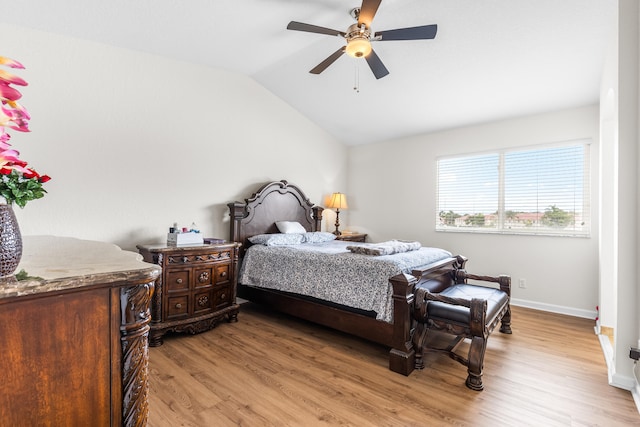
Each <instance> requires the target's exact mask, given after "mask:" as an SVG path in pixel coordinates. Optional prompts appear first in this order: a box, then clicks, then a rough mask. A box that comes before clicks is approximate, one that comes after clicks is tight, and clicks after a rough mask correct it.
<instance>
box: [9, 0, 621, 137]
mask: <svg viewBox="0 0 640 427" xmlns="http://www.w3.org/2000/svg"><path fill="white" fill-rule="evenodd" d="M360 1H361V0H349V1H345V0H315V1H314V0H133V1H132V0H108V1H104V0H55V1H51V0H29V1H11V2H9V1H7V2H6V4H4V5H3V6H2V9H3V12H2V16H1V17H0V19H1V20H2V21H6V22H7V23H10V24H14V25H20V26H25V27H29V28H33V29H38V30H44V31H49V32H53V33H58V34H63V35H68V36H72V37H78V38H82V39H88V40H92V41H97V42H102V43H106V44H110V45H114V46H119V47H124V48H130V49H135V50H140V51H144V52H149V53H154V54H159V55H163V56H167V57H172V58H175V59H179V60H184V61H189V62H194V63H198V64H203V65H206V66H211V67H221V68H225V69H228V70H232V71H236V72H239V73H242V74H245V75H247V76H250V77H252V78H253V79H255V80H256V81H257V82H258V83H260V84H261V85H263V86H264V87H265V88H267V89H268V90H270V91H271V92H273V93H274V94H275V95H277V96H278V97H280V98H281V99H283V100H284V101H285V102H287V103H289V104H290V105H291V106H293V107H294V108H296V109H297V110H298V111H300V112H301V113H302V114H304V115H305V116H306V117H308V118H309V119H310V120H311V121H313V122H315V123H316V124H317V125H319V126H320V127H322V128H323V129H325V130H326V131H327V132H329V133H330V134H332V135H333V136H335V137H336V138H337V139H338V140H340V141H342V142H344V143H346V144H363V143H368V142H376V141H381V140H388V139H392V138H398V137H403V136H408V135H414V134H420V133H426V132H433V131H436V130H442V129H447V128H453V127H459V126H465V125H469V124H476V123H482V122H487V121H493V120H499V119H502V118H508V117H515V116H521V115H528V114H535V113H540V112H546V111H553V110H559V109H564V108H571V107H576V106H583V105H588V104H593V103H596V102H598V98H599V88H600V76H601V72H602V65H603V60H604V56H605V48H606V44H607V43H606V42H607V38H608V36H609V35H610V34H611V33H610V32H611V30H612V29H613V25H615V19H614V17H615V11H616V7H615V5H616V3H617V2H615V1H612V0H382V4H381V6H380V8H379V9H378V13H377V15H376V17H375V19H374V21H373V25H372V29H373V31H381V30H388V29H395V28H404V27H412V26H417V25H425V24H438V34H437V36H436V38H435V39H434V40H420V41H387V42H374V44H373V46H374V49H375V51H376V53H377V54H378V55H379V56H380V58H381V59H382V61H383V62H384V64H385V65H386V67H387V68H388V69H389V71H390V74H389V75H388V76H386V77H384V78H382V79H380V80H376V79H375V78H374V77H373V75H372V73H371V71H370V70H369V68H368V66H367V63H366V62H365V61H364V59H353V58H351V57H348V56H347V55H343V56H342V57H341V58H340V59H338V61H336V62H335V63H334V64H333V65H331V66H330V67H329V68H328V69H327V70H325V71H324V72H323V73H322V74H320V75H312V74H309V73H308V71H309V70H310V69H311V68H313V67H314V66H316V65H317V64H318V63H319V62H321V61H322V60H324V59H325V58H326V57H327V56H329V55H330V54H331V53H333V52H334V51H335V50H336V49H338V48H339V47H340V46H341V45H343V44H344V41H343V40H342V39H340V38H338V37H332V36H325V35H320V34H311V33H305V32H299V31H288V30H286V26H287V24H288V22H289V21H291V20H295V21H300V22H304V23H309V24H314V25H319V26H323V27H328V28H332V29H337V30H341V31H345V30H346V29H347V27H348V26H349V25H350V24H352V23H354V20H353V19H352V18H351V16H350V15H349V11H350V10H351V9H352V8H354V7H356V6H360V4H359V3H360ZM356 79H359V92H358V91H355V90H354V89H353V88H354V83H355V81H356Z"/></svg>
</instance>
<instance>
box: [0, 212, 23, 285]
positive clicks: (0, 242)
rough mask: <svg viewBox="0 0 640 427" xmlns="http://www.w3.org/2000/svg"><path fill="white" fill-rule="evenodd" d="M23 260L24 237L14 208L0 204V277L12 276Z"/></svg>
mask: <svg viewBox="0 0 640 427" xmlns="http://www.w3.org/2000/svg"><path fill="white" fill-rule="evenodd" d="M20 258H22V235H21V234H20V227H19V226H18V220H17V219H16V214H15V213H14V212H13V206H12V205H10V204H4V205H3V204H0V277H6V276H11V275H12V274H13V272H14V271H16V268H18V264H19V263H20Z"/></svg>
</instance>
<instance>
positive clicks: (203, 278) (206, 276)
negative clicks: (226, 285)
mask: <svg viewBox="0 0 640 427" xmlns="http://www.w3.org/2000/svg"><path fill="white" fill-rule="evenodd" d="M198 281H199V282H200V283H206V282H208V281H209V273H208V272H206V271H203V272H202V273H200V276H198Z"/></svg>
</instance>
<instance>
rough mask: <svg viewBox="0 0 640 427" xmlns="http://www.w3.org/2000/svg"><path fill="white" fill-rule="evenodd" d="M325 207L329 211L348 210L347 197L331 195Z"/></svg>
mask: <svg viewBox="0 0 640 427" xmlns="http://www.w3.org/2000/svg"><path fill="white" fill-rule="evenodd" d="M327 207H328V208H329V209H348V208H349V206H348V205H347V196H346V195H345V194H342V193H333V194H332V195H331V198H330V199H329V204H328V205H327Z"/></svg>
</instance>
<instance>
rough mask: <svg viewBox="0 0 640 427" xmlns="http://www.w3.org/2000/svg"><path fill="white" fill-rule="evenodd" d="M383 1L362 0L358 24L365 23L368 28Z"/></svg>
mask: <svg viewBox="0 0 640 427" xmlns="http://www.w3.org/2000/svg"><path fill="white" fill-rule="evenodd" d="M381 1H382V0H362V6H361V7H360V15H359V16H358V26H360V25H362V24H364V25H366V27H367V28H370V27H371V21H373V17H374V16H376V12H377V11H378V7H379V6H380V2H381Z"/></svg>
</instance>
